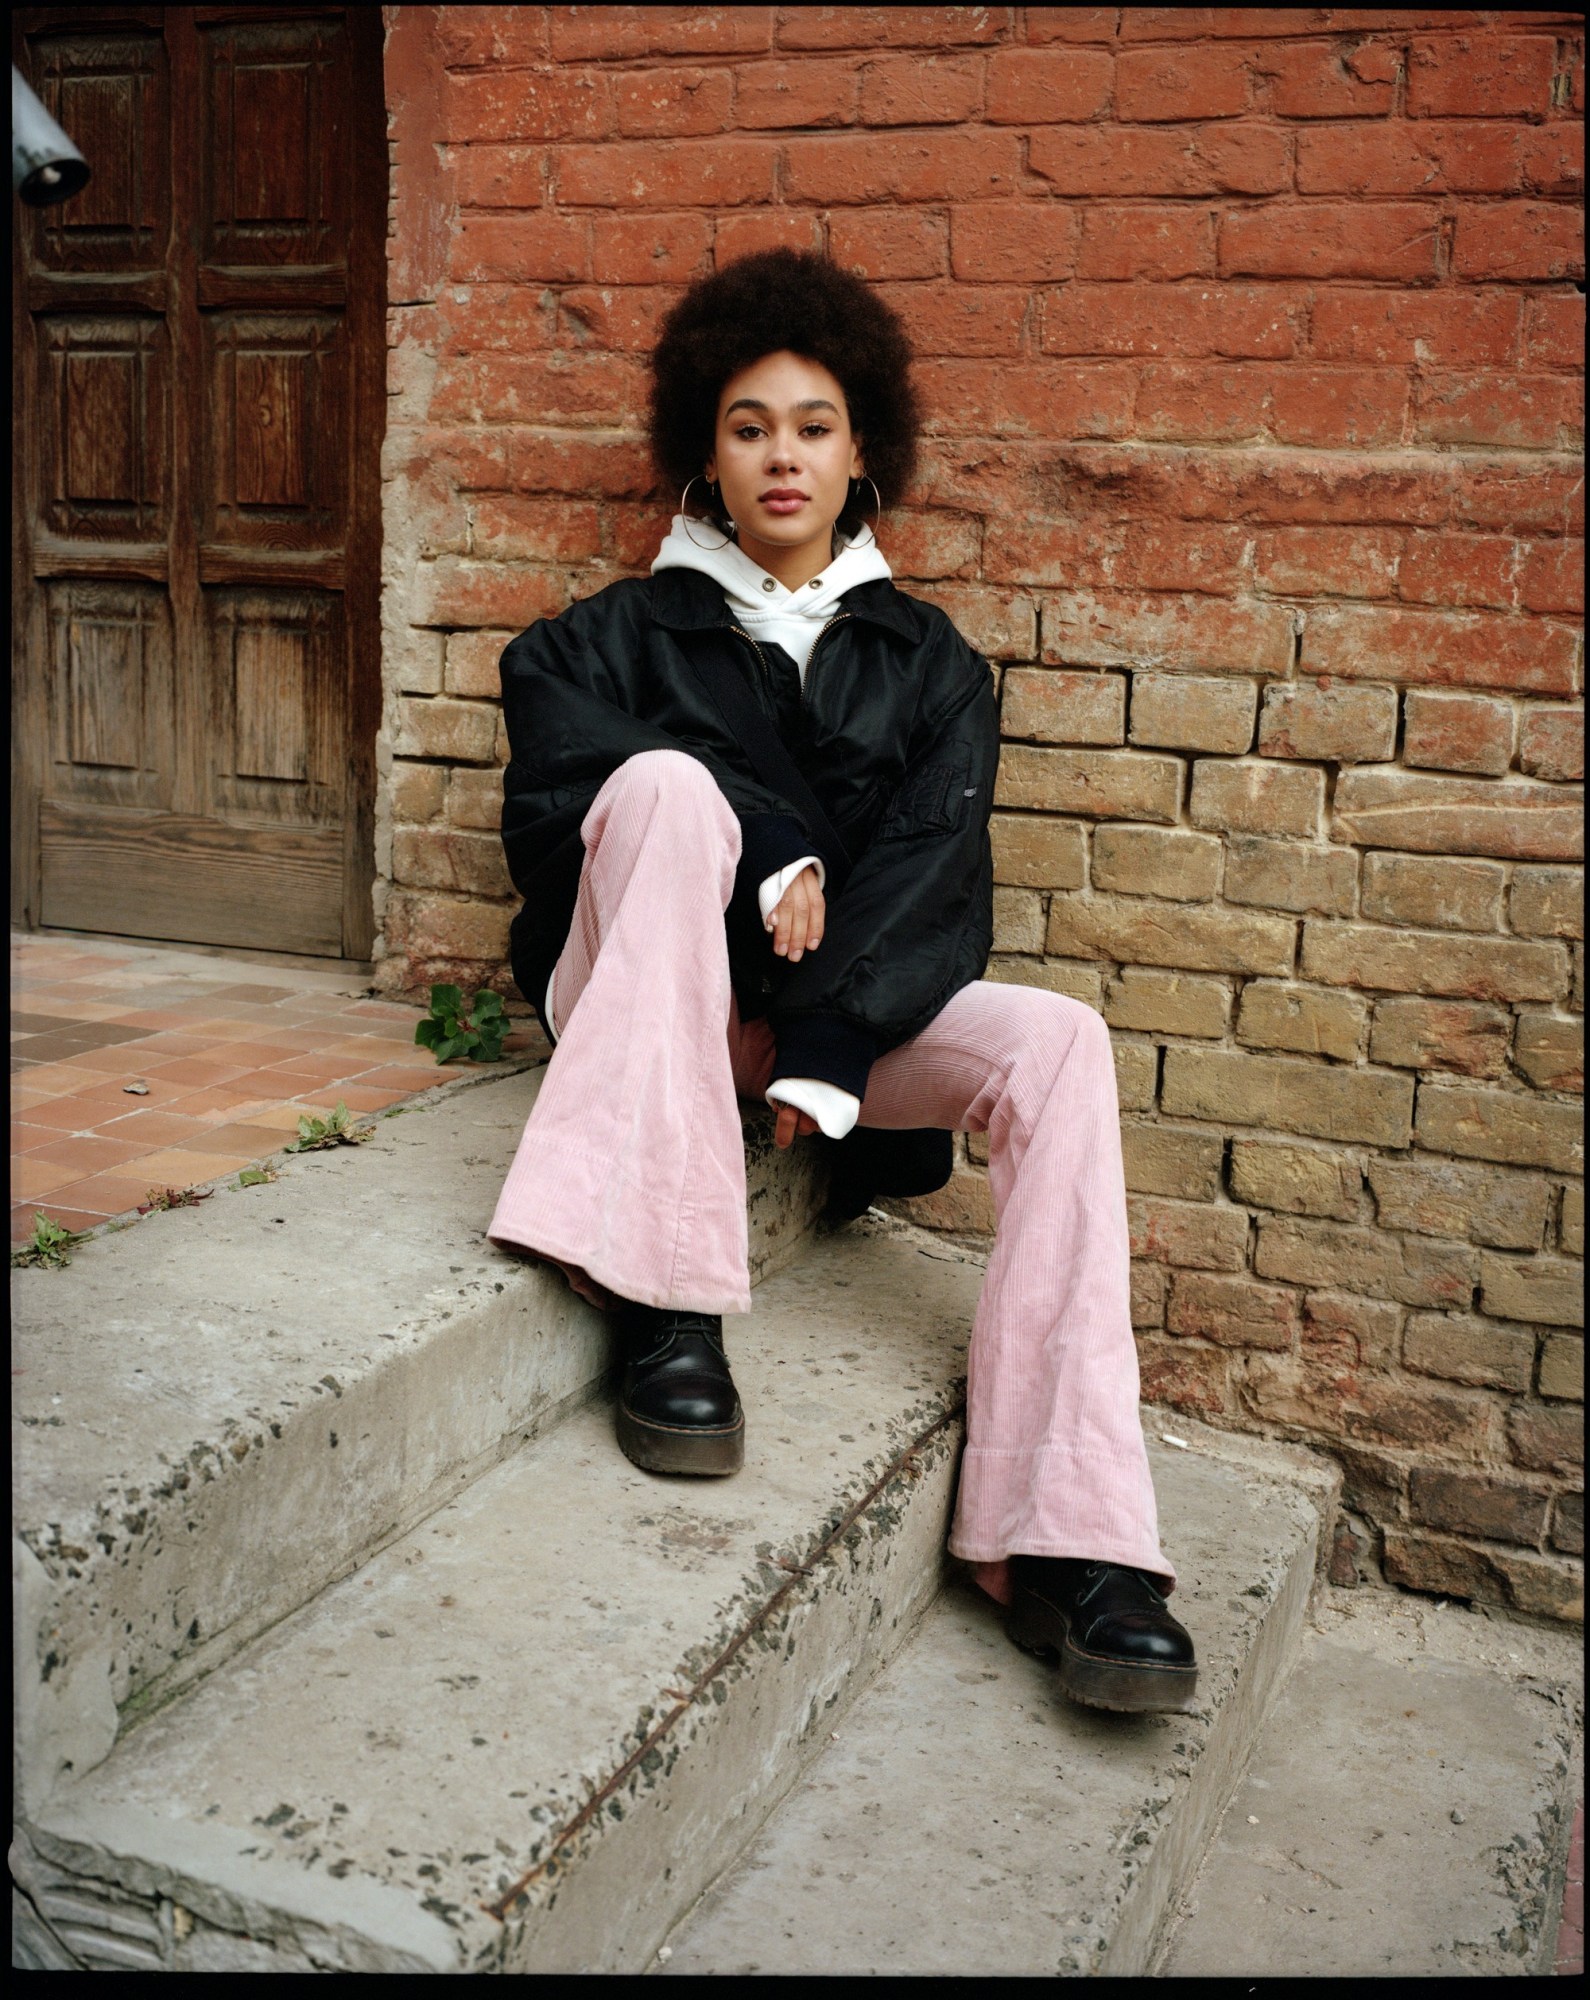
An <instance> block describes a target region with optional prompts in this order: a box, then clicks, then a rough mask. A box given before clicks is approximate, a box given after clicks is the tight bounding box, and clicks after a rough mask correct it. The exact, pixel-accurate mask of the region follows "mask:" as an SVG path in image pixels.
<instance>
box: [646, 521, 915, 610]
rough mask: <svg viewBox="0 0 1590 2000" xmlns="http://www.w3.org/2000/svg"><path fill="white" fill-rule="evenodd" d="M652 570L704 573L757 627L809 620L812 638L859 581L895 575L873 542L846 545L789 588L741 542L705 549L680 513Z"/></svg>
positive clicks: (697, 524)
mask: <svg viewBox="0 0 1590 2000" xmlns="http://www.w3.org/2000/svg"><path fill="white" fill-rule="evenodd" d="M690 529H691V533H694V534H697V535H707V536H710V535H711V534H712V532H713V530H712V528H711V526H710V524H709V523H706V522H702V521H698V520H696V519H695V518H694V517H692V519H691V523H690ZM651 569H652V575H653V576H655V575H656V574H657V572H658V571H659V570H664V569H697V570H700V571H701V572H702V574H703V575H704V576H710V577H711V578H712V580H713V582H714V583H716V584H718V585H720V586H721V587H722V590H723V593H724V595H725V596H726V597H727V598H728V600H729V607H730V609H731V610H732V611H733V612H734V614H735V616H736V617H737V618H739V619H740V620H742V621H749V622H750V624H751V626H752V628H753V629H755V627H756V626H758V625H767V624H769V623H770V622H772V623H776V624H778V625H780V626H783V625H786V624H787V623H788V622H789V621H790V620H792V619H795V620H800V621H802V622H804V621H806V620H808V619H810V620H811V621H813V623H812V633H813V637H815V636H816V632H817V629H818V628H819V627H820V626H821V625H822V624H823V623H824V622H825V621H826V620H827V619H829V618H831V617H832V616H833V615H834V611H835V608H836V607H837V605H838V602H839V600H840V598H841V597H843V596H844V594H845V592H846V591H847V590H853V589H854V588H855V587H856V585H857V584H858V583H870V582H871V581H872V580H873V578H874V577H890V576H892V575H893V572H892V571H891V570H890V568H889V564H888V561H887V559H886V558H885V556H884V554H883V551H882V550H881V549H880V548H879V547H878V545H877V544H876V542H874V541H872V540H871V539H870V538H869V539H868V541H867V542H866V544H865V545H864V546H862V547H860V548H858V547H857V546H856V545H855V544H854V543H853V542H847V543H845V544H843V545H842V546H841V548H840V551H839V553H838V555H836V556H835V557H834V559H833V561H832V562H831V563H829V565H828V567H827V568H826V569H825V570H824V571H823V572H822V573H821V575H819V576H816V577H813V579H812V580H811V582H810V583H803V584H802V585H801V587H800V588H799V590H786V589H785V588H784V586H783V584H781V583H780V582H779V580H778V579H777V577H774V576H769V575H768V573H767V571H766V570H765V569H763V568H762V567H761V565H760V564H759V563H754V562H752V560H751V558H750V557H749V556H748V555H747V554H746V553H745V551H744V550H743V549H742V548H741V547H740V546H739V544H738V543H737V542H726V543H725V544H724V545H723V547H722V548H702V547H700V546H699V545H698V544H697V543H695V542H693V541H692V540H691V539H690V535H689V534H687V533H686V532H685V525H684V516H683V515H682V514H675V516H674V518H673V523H672V525H671V526H670V528H669V530H668V533H667V534H666V535H665V536H664V538H663V544H662V547H661V548H660V549H659V550H658V551H657V559H656V561H655V562H654V563H653V564H652V566H651Z"/></svg>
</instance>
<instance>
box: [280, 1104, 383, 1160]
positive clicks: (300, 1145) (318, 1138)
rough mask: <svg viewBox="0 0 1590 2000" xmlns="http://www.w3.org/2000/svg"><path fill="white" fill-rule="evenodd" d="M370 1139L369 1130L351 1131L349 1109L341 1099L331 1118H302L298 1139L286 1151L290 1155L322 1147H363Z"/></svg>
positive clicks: (314, 1150) (310, 1151)
mask: <svg viewBox="0 0 1590 2000" xmlns="http://www.w3.org/2000/svg"><path fill="white" fill-rule="evenodd" d="M369 1137H370V1133H369V1131H368V1129H366V1130H365V1131H363V1132H355V1131H353V1130H352V1129H351V1127H350V1124H349V1118H348V1107H347V1105H346V1104H344V1103H343V1102H342V1101H341V1099H340V1098H339V1099H338V1101H337V1108H336V1110H335V1111H333V1112H332V1114H331V1116H330V1117H329V1118H308V1117H305V1118H300V1119H299V1121H298V1137H297V1138H296V1139H294V1140H293V1142H292V1144H291V1145H290V1146H288V1147H287V1148H286V1150H287V1151H288V1152H289V1153H314V1152H318V1151H319V1150H320V1148H321V1147H322V1146H362V1145H363V1144H364V1142H365V1140H366V1139H368V1138H369Z"/></svg>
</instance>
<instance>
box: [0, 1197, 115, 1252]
mask: <svg viewBox="0 0 1590 2000" xmlns="http://www.w3.org/2000/svg"><path fill="white" fill-rule="evenodd" d="M41 1209H42V1210H43V1212H44V1213H45V1214H46V1215H47V1216H48V1217H49V1218H50V1220H51V1221H52V1222H59V1223H61V1224H62V1225H63V1227H65V1228H67V1229H76V1230H84V1229H97V1228H98V1227H99V1225H100V1224H101V1223H102V1222H103V1221H104V1220H105V1218H104V1216H102V1215H95V1214H93V1213H92V1212H91V1211H89V1210H86V1209H80V1208H64V1207H62V1205H61V1204H60V1203H59V1202H56V1201H48V1202H44V1201H41V1202H39V1203H37V1204H36V1205H35V1206H34V1207H32V1208H26V1209H18V1210H13V1211H12V1217H11V1241H12V1242H13V1243H19V1242H20V1243H25V1242H26V1241H27V1239H28V1238H29V1237H30V1236H31V1235H32V1234H33V1218H34V1216H35V1215H36V1214H37V1213H38V1212H39V1210H41ZM19 1217H20V1222H21V1226H20V1228H19V1226H18V1219H19Z"/></svg>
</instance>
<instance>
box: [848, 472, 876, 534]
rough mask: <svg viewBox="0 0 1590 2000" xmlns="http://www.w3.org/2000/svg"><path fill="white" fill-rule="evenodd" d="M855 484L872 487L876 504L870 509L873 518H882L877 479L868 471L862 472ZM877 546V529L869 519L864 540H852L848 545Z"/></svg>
mask: <svg viewBox="0 0 1590 2000" xmlns="http://www.w3.org/2000/svg"><path fill="white" fill-rule="evenodd" d="M855 484H856V485H857V486H870V487H871V488H872V497H873V500H874V501H875V502H876V505H875V506H874V507H873V510H872V511H873V515H874V517H875V520H881V519H882V518H883V495H882V494H881V493H880V492H879V491H878V482H877V480H876V479H874V478H873V476H872V474H871V473H870V472H864V473H863V474H862V475H861V477H860V478H859V479H858V480H856V481H855ZM877 546H878V530H877V528H876V526H875V525H874V522H873V521H869V522H868V523H867V539H866V541H864V542H863V541H854V542H852V543H851V544H850V547H851V548H853V549H875V548H876V547H877Z"/></svg>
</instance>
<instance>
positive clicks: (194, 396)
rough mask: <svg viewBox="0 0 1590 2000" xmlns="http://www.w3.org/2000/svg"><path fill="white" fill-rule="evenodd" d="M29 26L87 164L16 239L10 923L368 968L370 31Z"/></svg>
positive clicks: (109, 13) (326, 23) (192, 12)
mask: <svg viewBox="0 0 1590 2000" xmlns="http://www.w3.org/2000/svg"><path fill="white" fill-rule="evenodd" d="M12 18H13V21H14V23H15V27H14V31H13V32H14V41H13V55H14V59H15V60H16V61H17V63H18V64H19V66H20V67H21V69H22V71H23V74H24V75H25V76H27V77H28V79H29V81H30V82H31V84H32V86H33V89H34V90H35V91H36V92H37V94H38V95H39V97H40V98H41V99H42V100H43V102H44V104H45V106H46V107H47V109H48V110H49V111H50V112H51V114H52V115H53V116H54V117H55V118H56V119H57V121H58V122H59V123H60V124H61V125H62V126H63V127H64V128H65V130H66V131H67V132H68V133H69V134H70V135H71V137H72V138H73V140H74V141H75V143H76V144H77V146H78V147H79V148H80V150H81V151H82V153H83V154H84V156H85V157H86V158H87V159H88V161H89V163H90V165H91V167H92V169H93V174H92V178H91V179H90V180H89V182H88V185H87V187H86V188H85V189H84V190H83V192H82V193H81V194H80V195H78V196H77V197H75V198H74V199H73V200H70V201H67V202H64V203H62V204H60V205H59V206H58V207H54V208H48V209H43V210H35V211H22V212H20V213H19V218H18V220H19V227H18V229H17V231H16V240H17V248H16V251H15V253H14V256H15V260H16V263H15V273H16V275H15V290H16V303H15V307H14V321H15V340H14V350H15V361H14V367H15V370H16V380H15V391H16V395H15V407H16V409H17V412H18V414H19V418H20V423H19V431H18V446H19V448H18V449H17V451H16V452H15V454H14V459H13V465H14V471H13V480H14V505H13V523H14V526H13V593H12V594H13V605H14V611H13V617H14V619H15V621H16V628H15V631H14V640H13V660H14V662H15V663H16V665H15V668H14V671H13V703H14V741H15V744H16V746H17V770H16V774H15V780H14V787H13V799H14V829H13V850H14V857H15V858H14V864H13V871H14V872H13V906H14V910H15V912H16V914H17V915H18V917H19V918H20V920H21V921H23V922H24V923H32V924H44V925H49V926H52V927H61V928H66V929H76V930H89V931H110V932H114V933H118V934H121V935H127V936H135V937H150V938H170V939H178V940H183V941H189V942H197V943H205V944H219V945H241V946H249V947H254V948H257V949H269V950H274V951H290V952H309V953H319V954H326V955H330V956H333V957H338V956H345V957H354V958H360V957H364V956H366V955H367V953H368V951H369V948H370V943H371V934H372V915H371V907H370V883H371V879H372V874H373V855H372V810H371V797H372V792H373V775H374V773H373V765H374V747H375V731H376V724H377V719H378V715H379V699H380V697H379V560H380V558H379V547H380V542H379V485H378V481H379V464H378V460H379V449H380V434H381V421H382V410H383V404H384V385H383V369H384V362H385V352H384V335H383V306H384V296H385V294H384V285H383V265H382V258H383V252H384V244H383V237H384V232H385V214H386V158H385V138H384V121H383V111H382V95H381V17H380V10H379V9H377V8H373V7H349V8H337V9H332V8H318V9H317V8H310V9H296V10H294V9H288V8H268V7H257V8H223V7H188V8H184V7H135V8H121V9H116V8H108V7H81V8H33V9H27V10H23V11H22V12H21V13H19V14H15V15H13V17H12Z"/></svg>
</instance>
